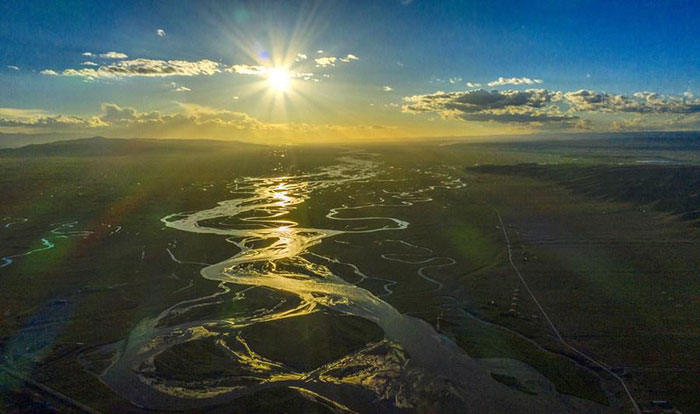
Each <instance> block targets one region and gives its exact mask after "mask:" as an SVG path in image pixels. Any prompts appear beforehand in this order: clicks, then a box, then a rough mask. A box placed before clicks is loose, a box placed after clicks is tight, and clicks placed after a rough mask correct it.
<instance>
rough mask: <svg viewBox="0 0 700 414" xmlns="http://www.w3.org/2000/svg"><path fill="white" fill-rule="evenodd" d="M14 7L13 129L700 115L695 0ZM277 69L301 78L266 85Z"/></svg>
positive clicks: (427, 127) (423, 124) (153, 131)
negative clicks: (281, 86)
mask: <svg viewBox="0 0 700 414" xmlns="http://www.w3.org/2000/svg"><path fill="white" fill-rule="evenodd" d="M0 15H2V16H4V17H3V18H2V21H1V22H0V88H1V89H0V108H2V109H0V121H1V122H0V131H5V132H13V131H14V132H47V131H53V130H56V131H58V130H61V131H65V130H70V131H80V132H81V133H90V132H92V131H95V132H100V133H103V134H104V133H106V134H107V135H109V134H112V135H114V134H121V135H129V136H138V135H143V134H145V135H149V136H163V137H174V136H175V135H173V134H174V132H173V128H164V127H162V125H161V128H156V126H157V125H153V124H154V122H155V121H154V122H151V123H150V124H149V122H146V121H147V120H149V119H151V120H152V119H154V118H156V117H157V115H156V114H152V115H151V116H150V118H149V117H147V116H145V115H144V114H148V113H152V112H157V114H160V115H161V116H166V115H167V116H171V117H175V116H176V115H181V116H184V117H185V118H188V117H189V118H192V119H190V121H191V122H190V123H191V124H192V125H190V124H188V125H187V126H188V128H186V129H185V131H186V132H187V133H188V134H192V135H193V137H200V136H201V137H204V136H209V135H214V136H216V137H228V136H230V135H231V134H233V133H234V132H235V133H236V134H237V135H239V136H238V138H241V137H242V138H250V139H254V138H260V137H264V136H269V137H272V136H279V137H283V138H284V139H287V138H294V137H295V136H296V135H304V134H307V135H308V136H309V137H317V136H321V135H323V136H328V135H333V134H338V135H340V136H353V137H358V138H359V137H362V136H367V137H368V138H372V137H382V136H387V137H397V136H425V135H430V134H431V133H434V134H435V135H483V134H500V133H533V132H542V131H551V130H555V131H556V130H612V129H614V130H620V129H647V130H654V129H695V128H697V122H696V121H697V119H696V118H697V117H698V112H700V104H697V103H696V102H695V101H696V99H697V98H696V95H698V94H699V93H700V71H698V70H697V68H698V67H700V42H698V41H697V39H700V25H698V24H697V21H698V17H700V6H698V5H697V4H694V3H692V2H680V1H678V2H674V1H667V2H666V1H664V2H662V1H640V2H634V3H633V2H623V1H620V2H592V1H567V2H560V1H538V2H524V1H521V2H515V1H513V2H507V1H500V2H494V1H459V2H458V1H440V2H432V1H431V2H428V1H421V0H413V1H399V0H397V1H389V0H387V1H367V2H365V1H357V0H355V1H338V2H333V1H324V2H292V1H284V2H283V1H278V2H272V1H267V2H266V1H262V2H261V1H258V2H230V1H227V2H214V1H196V2H195V1H192V2H178V1H150V2H149V1H139V2H124V1H115V2H109V1H104V2H100V3H99V4H97V3H96V2H89V1H62V2H55V1H53V2H49V1H46V2H43V1H32V2H3V3H2V4H0ZM158 30H162V32H160V35H159V33H158ZM320 50H322V51H323V53H319V52H318V51H320ZM108 52H118V54H117V55H115V56H122V57H104V56H100V55H105V54H106V53H108ZM86 53H90V54H91V55H90V56H85V55H84V54H86ZM298 54H300V55H304V56H306V58H305V59H300V58H296V59H295V57H296V56H297V55H298ZM349 55H351V56H352V57H353V58H348V56H349ZM124 56H125V57H124ZM322 57H328V58H333V59H335V60H333V61H326V62H331V63H327V64H321V65H319V63H318V61H317V60H316V59H319V58H322ZM138 59H141V60H139V61H136V60H138ZM338 59H344V60H345V61H341V60H338ZM172 61H177V62H187V64H186V65H190V64H191V66H187V67H184V66H183V65H185V63H182V64H179V66H178V65H176V66H177V68H173V67H172V65H171V64H169V63H168V62H172ZM204 61H207V62H213V64H215V65H218V66H216V67H215V68H213V69H212V67H211V66H208V67H209V69H207V70H203V69H202V67H203V66H202V65H205V63H203V62H204ZM85 62H88V64H86V63H85ZM89 62H92V63H94V65H90V64H89ZM234 65H249V68H248V70H243V69H241V67H238V69H233V68H234ZM253 67H255V70H250V68H253ZM227 68H228V69H227ZM85 69H92V70H95V71H97V72H90V71H86V70H85ZM210 69H211V70H210ZM277 69H281V70H284V71H285V74H286V76H289V77H290V78H291V79H292V81H291V82H290V83H289V86H288V89H287V90H284V91H280V90H271V88H270V85H268V83H267V82H266V80H267V79H269V76H270V74H271V73H273V72H275V71H276V70H277ZM42 71H43V72H44V73H42ZM243 72H245V73H243ZM91 74H92V75H91ZM499 78H503V81H502V82H498V79H499ZM489 83H492V84H491V85H489ZM272 89H274V88H272ZM533 90H546V91H547V92H548V93H547V94H544V95H543V94H541V93H539V94H538V93H533V92H528V91H533ZM581 90H584V91H586V92H585V93H579V94H575V92H579V91H581ZM641 92H645V93H646V94H640V93H641ZM648 92H651V93H648ZM635 94H637V95H635ZM105 105H114V106H116V107H117V108H119V110H121V111H122V112H121V113H122V114H123V116H124V118H118V119H116V118H114V117H112V120H111V121H109V120H108V119H107V117H105ZM132 109H133V111H132ZM125 110H127V112H123V111H125ZM134 111H135V112H134ZM243 116H247V117H249V118H250V119H248V120H247V121H246V123H245V125H243V126H241V125H239V124H237V123H236V122H237V121H232V120H231V119H236V120H238V119H241V117H243ZM70 117H73V119H72V120H71V119H70ZM216 117H218V118H216ZM93 118H94V122H93V121H90V120H91V119H93ZM189 118H188V119H189ZM195 118H196V119H195ZM212 119H218V120H220V121H222V122H219V125H218V126H217V125H214V124H215V123H216V122H214V121H212ZM174 120H177V121H178V122H180V123H179V124H178V125H179V126H182V122H186V121H187V119H179V118H178V119H175V118H168V119H167V121H168V122H171V121H172V122H174ZM83 121H84V122H83ZM128 121H134V122H132V125H127V124H129V122H128ZM162 121H163V120H162V119H161V120H159V121H158V122H160V123H161V124H163V122H162ZM212 122H213V123H214V124H213V123H212ZM217 122H218V121H217ZM225 123H230V125H229V127H232V128H228V129H226V128H223V127H221V126H222V125H223V124H225ZM136 124H138V125H140V126H141V127H142V128H141V129H140V130H139V129H138V128H137V126H138V125H136ZM195 124H198V126H199V128H197V125H195ZM251 125H253V126H252V127H251ZM250 128H252V129H255V131H250V130H248V129H250ZM294 128H296V129H297V131H296V132H291V130H292V129H294ZM263 130H265V131H263ZM241 131H242V132H241ZM297 138H298V137H297ZM314 139H315V138H314Z"/></svg>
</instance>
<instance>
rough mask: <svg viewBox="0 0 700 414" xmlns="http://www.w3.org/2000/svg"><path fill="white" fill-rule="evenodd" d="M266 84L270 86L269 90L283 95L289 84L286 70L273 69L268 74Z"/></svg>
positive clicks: (289, 78)
mask: <svg viewBox="0 0 700 414" xmlns="http://www.w3.org/2000/svg"><path fill="white" fill-rule="evenodd" d="M267 82H268V84H269V86H270V89H272V90H273V91H275V92H279V93H283V92H286V91H287V90H288V89H289V85H290V84H291V77H290V76H289V72H287V71H286V70H284V69H281V68H275V69H272V70H270V71H269V72H268V74H267Z"/></svg>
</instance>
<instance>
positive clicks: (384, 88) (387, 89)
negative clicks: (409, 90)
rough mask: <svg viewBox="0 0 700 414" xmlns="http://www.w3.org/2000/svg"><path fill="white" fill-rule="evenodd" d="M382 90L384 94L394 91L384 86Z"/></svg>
mask: <svg viewBox="0 0 700 414" xmlns="http://www.w3.org/2000/svg"><path fill="white" fill-rule="evenodd" d="M382 89H383V90H384V92H391V91H393V90H394V88H392V87H391V86H385V87H383V88H382Z"/></svg>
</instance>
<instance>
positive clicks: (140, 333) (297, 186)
mask: <svg viewBox="0 0 700 414" xmlns="http://www.w3.org/2000/svg"><path fill="white" fill-rule="evenodd" d="M338 162H339V163H338V164H337V165H335V166H332V167H329V168H324V169H321V170H319V171H317V172H315V173H309V174H302V175H295V176H280V177H250V178H245V179H240V180H237V181H236V182H234V183H232V184H231V185H230V189H231V191H232V193H233V196H234V197H233V198H232V199H230V200H226V201H222V202H219V203H218V205H216V206H214V207H212V208H209V209H205V210H201V211H195V212H185V213H174V214H171V215H168V216H166V217H164V218H163V219H162V222H163V223H164V224H165V225H166V226H167V227H169V228H172V229H176V230H179V231H183V232H189V233H200V234H214V235H220V236H222V237H223V238H224V239H225V240H226V242H228V243H231V244H232V245H233V246H235V250H236V251H237V253H236V254H235V255H233V256H232V257H230V258H228V259H226V260H224V261H222V262H219V263H215V264H211V265H206V266H205V267H203V269H202V270H201V276H202V277H203V278H205V279H208V280H211V281H215V282H217V283H218V284H219V286H220V291H218V292H217V293H215V294H212V295H209V296H206V297H203V298H198V299H194V300H188V301H184V302H180V303H177V304H175V305H173V306H171V307H170V308H168V309H166V310H164V311H163V312H161V313H160V314H159V315H157V316H155V317H154V318H150V319H147V320H144V321H143V322H142V323H141V324H140V325H139V326H138V327H137V328H136V329H134V331H133V332H132V333H131V335H130V336H129V338H127V339H125V340H124V341H122V342H121V343H119V344H115V345H113V346H111V350H112V351H117V352H116V354H115V357H114V360H113V362H112V363H111V365H110V366H109V367H108V368H107V369H106V370H104V372H102V373H101V375H100V378H101V379H102V380H103V381H104V382H105V383H106V384H107V385H108V386H110V387H111V388H112V389H113V390H114V391H116V392H117V393H118V394H121V395H122V396H124V397H125V398H128V399H129V400H131V401H132V402H133V403H134V404H136V405H138V406H142V407H147V408H152V409H184V408H191V407H201V406H206V405H210V404H218V403H221V402H226V401H230V400H231V399H234V398H236V397H240V396H242V395H246V394H251V393H254V392H256V391H260V390H264V389H269V388H276V387H288V388H289V389H293V390H295V391H297V392H299V393H300V395H302V396H304V397H305V398H308V399H311V400H313V401H316V402H318V403H320V404H323V405H325V406H327V407H329V408H330V409H331V410H332V411H335V412H348V413H349V412H356V411H358V410H359V411H362V410H366V409H367V407H368V406H367V404H374V405H375V409H376V408H377V407H381V409H382V410H384V411H386V410H389V411H396V412H423V411H425V409H426V408H425V407H432V408H431V409H435V410H438V411H441V412H465V411H469V412H481V413H485V412H510V413H515V412H568V411H570V410H571V407H570V406H569V402H570V401H569V400H568V399H566V398H563V397H561V396H558V395H555V393H554V394H552V393H549V394H548V396H546V397H545V396H539V397H533V396H529V395H526V394H522V393H519V392H517V391H514V390H512V389H510V388H508V387H506V386H504V385H503V384H500V383H498V382H496V381H494V380H493V379H492V378H491V376H490V374H489V372H488V371H487V369H486V368H485V367H484V366H483V365H482V364H480V363H478V362H477V361H475V360H473V359H472V358H470V357H469V356H468V355H467V354H466V353H464V352H463V351H462V350H461V349H460V348H459V347H457V346H456V345H455V344H454V343H453V342H452V341H450V340H449V339H447V338H445V337H443V336H441V335H439V334H438V333H437V332H435V330H434V329H433V328H432V326H430V325H429V324H427V323H426V322H424V321H423V320H420V319H417V318H414V317H410V316H407V315H404V314H401V313H399V312H398V311H397V310H396V309H394V308H393V307H392V306H391V305H390V304H389V303H387V302H386V301H384V300H383V299H382V298H380V297H378V296H375V295H374V294H372V293H371V292H370V291H368V290H366V289H363V288H361V287H358V286H356V285H354V284H351V283H349V282H347V281H346V279H350V278H348V276H349V275H344V276H346V279H344V278H342V277H340V276H339V275H337V274H334V273H333V272H332V271H331V270H330V269H329V267H327V266H325V265H322V264H319V263H316V262H313V261H311V260H310V258H312V257H315V258H317V259H318V258H323V259H325V260H327V261H328V262H330V263H333V262H335V263H338V262H339V261H338V260H337V259H335V258H324V257H322V256H318V255H314V254H313V253H311V252H310V249H311V248H312V247H313V246H314V245H317V244H319V243H323V242H326V241H327V240H329V239H332V238H333V237H336V236H338V235H341V234H347V233H356V234H362V233H374V232H391V234H392V237H395V236H396V234H397V232H400V231H401V230H403V229H406V228H407V227H408V226H409V225H410V223H408V222H407V221H404V220H402V219H399V218H395V217H380V216H367V217H358V214H357V211H362V210H364V209H370V208H373V207H377V206H384V207H387V206H393V207H396V208H399V207H403V208H411V207H412V206H414V205H415V204H416V203H425V202H431V201H432V198H431V197H430V193H431V191H433V190H435V189H436V188H438V187H442V188H446V189H458V188H461V187H463V186H464V184H463V183H462V182H461V181H460V180H458V179H455V178H453V177H450V176H447V175H437V174H435V173H432V172H421V173H425V174H432V175H433V176H434V178H435V180H436V183H435V184H434V185H431V186H427V187H425V188H420V189H417V190H410V191H409V190H406V191H400V192H389V191H384V192H383V194H384V196H383V197H382V198H381V199H380V200H378V202H377V203H372V204H367V205H360V206H340V207H335V208H331V209H330V210H329V211H328V213H327V215H326V217H327V218H328V219H330V220H333V221H336V222H339V223H354V224H356V226H354V227H352V228H350V229H337V228H305V227H299V225H298V223H296V222H294V221H292V220H290V219H289V218H288V217H287V216H288V213H289V212H290V211H292V210H293V209H294V208H296V207H297V206H299V205H300V204H302V203H304V202H305V201H307V200H309V199H310V198H311V197H313V196H314V195H315V194H317V193H318V192H319V191H320V190H322V189H323V190H331V189H340V188H341V187H343V186H347V185H362V183H364V182H367V181H368V180H372V179H374V178H375V177H376V176H377V174H379V172H380V171H381V169H382V167H381V166H380V165H379V164H378V163H376V162H374V161H373V158H372V157H371V156H370V155H367V154H353V155H349V156H346V157H342V158H340V159H339V160H338ZM348 211H354V214H353V217H347V216H344V215H343V214H344V213H345V212H348ZM339 227H342V226H339ZM222 241H223V240H222ZM385 242H387V243H404V244H406V245H408V246H412V247H413V248H415V249H416V251H417V253H416V254H417V255H412V254H393V255H385V257H384V259H386V260H393V261H402V262H406V263H413V264H423V265H424V266H423V267H422V268H421V269H420V271H419V275H420V276H421V277H423V278H424V279H425V280H426V281H428V282H432V285H431V289H433V290H439V289H442V287H443V286H442V283H441V282H439V281H438V280H435V279H433V278H431V277H429V276H427V275H425V274H424V273H423V270H425V269H427V268H430V267H432V268H434V269H439V268H441V267H445V266H451V265H453V264H454V263H455V261H454V259H452V258H449V257H432V258H424V257H421V256H420V254H421V253H422V254H425V253H426V252H428V251H429V252H430V253H432V251H430V249H427V248H421V247H420V246H415V245H411V244H408V243H407V242H403V241H401V240H394V239H389V240H386V241H385ZM168 252H169V253H170V254H171V257H172V258H173V260H176V259H175V257H174V256H173V255H172V253H171V252H170V250H168ZM350 265H351V266H352V269H353V272H354V273H355V275H357V276H360V278H361V279H364V278H368V277H372V276H370V275H366V274H364V273H363V272H362V271H361V270H360V269H359V268H357V266H355V265H352V264H350ZM384 282H386V283H385V285H384V291H385V295H384V296H388V295H390V294H391V292H392V290H391V285H392V283H395V282H392V281H384ZM244 287H245V288H244ZM261 289H262V290H265V291H269V292H273V293H274V292H279V293H278V294H272V293H271V294H270V295H269V297H268V298H267V299H266V301H265V303H264V305H262V306H260V305H256V306H250V307H246V306H242V307H241V308H240V309H242V310H241V311H240V312H237V313H235V314H232V315H226V317H225V318H220V319H217V318H213V317H209V318H205V319H202V320H199V319H197V320H189V319H187V318H184V320H183V318H182V316H183V315H187V314H188V313H190V312H193V311H195V310H197V309H200V308H202V307H203V306H208V305H211V304H215V303H221V302H224V301H242V302H245V301H251V299H250V297H251V295H252V293H254V292H259V291H260V290H261ZM233 290H236V291H235V292H234V291H233ZM290 298H293V299H290ZM319 311H333V312H338V313H342V314H347V315H353V316H355V317H360V318H363V319H365V320H368V321H371V322H373V323H375V324H377V325H378V326H379V327H381V329H382V330H383V332H384V339H383V340H381V341H379V342H375V343H371V344H368V345H367V346H366V347H365V348H364V349H362V350H360V351H359V352H356V353H352V354H349V355H345V356H343V357H341V358H338V359H337V360H335V361H332V362H330V363H327V364H325V365H322V366H320V367H318V368H315V369H313V370H311V371H308V372H300V371H299V370H295V369H292V368H290V367H289V366H287V365H285V364H284V363H283V362H282V361H274V360H271V359H268V358H265V357H263V356H261V355H260V354H259V353H257V352H256V350H255V349H252V348H251V347H250V345H249V344H248V343H247V342H246V341H245V338H244V337H242V336H241V335H240V334H239V333H240V332H241V330H243V329H245V328H247V327H250V326H253V325H256V324H265V323H269V322H271V321H280V320H284V319H286V318H298V317H303V316H305V315H310V314H311V313H313V312H319ZM270 340H271V341H274V340H275V338H270ZM193 341H209V343H214V344H215V346H216V347H217V351H218V352H223V353H225V354H226V355H227V356H228V357H229V358H230V360H231V361H233V362H234V363H235V365H236V372H235V373H233V374H231V373H229V374H227V376H226V377H225V378H221V377H218V378H207V377H205V378H202V377H201V376H198V375H194V374H193V375H192V376H191V378H187V373H186V372H185V373H182V374H183V375H184V377H185V378H184V379H183V376H182V375H178V376H177V378H173V377H168V375H164V374H163V373H162V372H160V371H159V369H158V367H157V364H156V363H155V361H156V360H157V358H158V357H159V355H162V354H163V353H164V352H166V351H168V350H169V349H173V347H176V346H178V345H181V344H184V343H192V342H193ZM339 389H343V390H344V391H343V392H338V390H339ZM421 407H422V408H421ZM533 410H535V411H533ZM572 412H573V411H572Z"/></svg>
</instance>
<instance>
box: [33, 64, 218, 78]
mask: <svg viewBox="0 0 700 414" xmlns="http://www.w3.org/2000/svg"><path fill="white" fill-rule="evenodd" d="M219 72H221V70H220V69H219V63H217V62H213V61H211V60H207V59H202V60H199V61H187V60H154V59H132V60H121V61H119V62H115V63H112V64H110V65H106V66H100V67H98V68H97V69H92V68H83V69H65V70H63V71H61V73H60V74H61V75H63V76H79V77H84V78H87V79H104V78H108V79H109V78H112V79H114V78H124V77H135V76H146V77H164V76H195V75H213V74H215V73H219ZM41 73H43V74H45V75H58V73H57V72H56V71H54V70H51V69H47V70H43V71H41Z"/></svg>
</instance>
